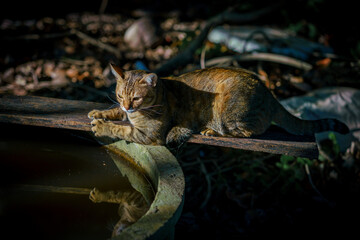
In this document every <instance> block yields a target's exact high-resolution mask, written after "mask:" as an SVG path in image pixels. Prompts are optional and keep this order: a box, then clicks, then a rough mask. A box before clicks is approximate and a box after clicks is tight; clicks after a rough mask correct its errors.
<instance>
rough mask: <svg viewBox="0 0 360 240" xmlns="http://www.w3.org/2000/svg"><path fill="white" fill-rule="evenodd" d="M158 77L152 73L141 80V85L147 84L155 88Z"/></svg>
mask: <svg viewBox="0 0 360 240" xmlns="http://www.w3.org/2000/svg"><path fill="white" fill-rule="evenodd" d="M157 79H158V77H157V75H156V74H155V73H150V74H148V75H146V76H145V77H144V78H143V79H141V80H140V83H141V84H146V85H148V86H151V87H155V86H156V83H157Z"/></svg>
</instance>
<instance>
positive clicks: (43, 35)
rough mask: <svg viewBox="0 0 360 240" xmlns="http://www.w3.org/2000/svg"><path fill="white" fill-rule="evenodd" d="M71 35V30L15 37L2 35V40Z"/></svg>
mask: <svg viewBox="0 0 360 240" xmlns="http://www.w3.org/2000/svg"><path fill="white" fill-rule="evenodd" d="M70 35H72V33H71V32H61V33H46V34H25V35H21V36H16V37H3V38H2V39H3V40H6V41H14V40H47V39H53V38H61V37H67V36H70Z"/></svg>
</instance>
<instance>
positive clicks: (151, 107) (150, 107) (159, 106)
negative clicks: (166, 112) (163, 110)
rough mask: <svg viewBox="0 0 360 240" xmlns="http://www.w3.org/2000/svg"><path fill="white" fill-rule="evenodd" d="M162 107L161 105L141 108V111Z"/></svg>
mask: <svg viewBox="0 0 360 240" xmlns="http://www.w3.org/2000/svg"><path fill="white" fill-rule="evenodd" d="M161 106H162V105H160V104H157V105H152V106H148V107H143V108H140V109H139V110H145V109H150V108H154V107H161Z"/></svg>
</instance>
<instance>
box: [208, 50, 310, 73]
mask: <svg viewBox="0 0 360 240" xmlns="http://www.w3.org/2000/svg"><path fill="white" fill-rule="evenodd" d="M233 60H236V61H244V62H246V61H268V62H275V63H280V64H284V65H288V66H291V67H295V68H298V69H302V70H304V71H309V70H311V69H312V65H311V64H309V63H307V62H304V61H301V60H298V59H295V58H292V57H288V56H283V55H279V54H274V53H249V54H241V55H234V56H225V57H218V58H214V59H211V60H208V61H207V62H206V66H207V67H209V66H214V65H217V64H221V63H224V62H229V61H233Z"/></svg>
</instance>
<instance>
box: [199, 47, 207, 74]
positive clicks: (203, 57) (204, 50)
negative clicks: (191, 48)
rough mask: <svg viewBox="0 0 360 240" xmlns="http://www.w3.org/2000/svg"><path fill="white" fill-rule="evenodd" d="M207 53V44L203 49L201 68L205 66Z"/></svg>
mask: <svg viewBox="0 0 360 240" xmlns="http://www.w3.org/2000/svg"><path fill="white" fill-rule="evenodd" d="M205 54H206V46H205V47H204V48H203V50H202V51H201V55H200V67H201V69H204V68H205Z"/></svg>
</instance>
